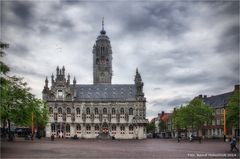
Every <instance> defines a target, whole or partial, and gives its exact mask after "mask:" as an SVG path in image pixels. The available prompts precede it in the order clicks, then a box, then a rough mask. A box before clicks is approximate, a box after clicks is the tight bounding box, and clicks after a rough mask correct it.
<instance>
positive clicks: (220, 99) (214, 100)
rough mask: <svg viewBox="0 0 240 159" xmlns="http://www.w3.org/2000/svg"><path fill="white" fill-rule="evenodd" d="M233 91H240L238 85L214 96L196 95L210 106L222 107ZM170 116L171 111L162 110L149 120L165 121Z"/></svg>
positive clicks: (225, 104)
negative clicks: (231, 89) (229, 90)
mask: <svg viewBox="0 0 240 159" xmlns="http://www.w3.org/2000/svg"><path fill="white" fill-rule="evenodd" d="M234 91H240V85H235V86H234V90H233V91H231V92H227V93H223V94H219V95H214V96H210V97H207V95H199V96H197V97H198V98H201V99H202V100H203V102H204V103H205V104H207V105H209V106H210V107H213V108H223V107H225V106H227V104H228V102H229V100H230V98H231V96H232V95H233V93H234ZM171 116H172V113H165V112H164V111H162V112H161V113H159V114H158V117H156V118H153V119H152V120H151V122H154V121H155V120H158V119H160V120H163V121H165V122H166V121H168V120H169V119H170V118H171Z"/></svg>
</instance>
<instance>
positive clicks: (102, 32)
mask: <svg viewBox="0 0 240 159" xmlns="http://www.w3.org/2000/svg"><path fill="white" fill-rule="evenodd" d="M100 33H101V34H102V35H105V34H106V31H105V30H104V17H102V30H101V32H100Z"/></svg>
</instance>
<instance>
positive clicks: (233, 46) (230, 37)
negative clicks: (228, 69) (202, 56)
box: [216, 18, 240, 56]
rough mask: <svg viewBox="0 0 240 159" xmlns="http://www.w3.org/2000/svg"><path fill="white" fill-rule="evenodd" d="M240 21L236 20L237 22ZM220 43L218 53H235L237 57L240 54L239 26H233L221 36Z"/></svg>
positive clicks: (217, 48)
mask: <svg viewBox="0 0 240 159" xmlns="http://www.w3.org/2000/svg"><path fill="white" fill-rule="evenodd" d="M237 20H238V19H237V18H236V21H237ZM219 38H220V42H219V44H218V46H217V47H216V51H217V52H218V53H223V54H224V53H233V54H235V56H237V54H238V52H239V42H240V41H239V25H238V24H235V25H231V26H230V27H228V28H226V30H225V31H224V32H223V33H222V34H221V35H220V37H219Z"/></svg>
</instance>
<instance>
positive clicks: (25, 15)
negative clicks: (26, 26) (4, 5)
mask: <svg viewBox="0 0 240 159" xmlns="http://www.w3.org/2000/svg"><path fill="white" fill-rule="evenodd" d="M11 9H12V11H13V13H14V14H15V15H16V16H17V17H18V18H19V19H20V20H21V21H22V22H24V23H27V22H29V21H30V20H31V18H32V14H33V11H32V9H33V3H32V2H29V1H14V2H12V6H11Z"/></svg>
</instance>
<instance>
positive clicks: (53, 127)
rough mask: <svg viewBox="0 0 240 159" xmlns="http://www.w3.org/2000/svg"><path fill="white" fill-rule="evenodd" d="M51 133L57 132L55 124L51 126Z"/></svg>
mask: <svg viewBox="0 0 240 159" xmlns="http://www.w3.org/2000/svg"><path fill="white" fill-rule="evenodd" d="M51 131H52V132H55V125H54V124H52V125H51Z"/></svg>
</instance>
